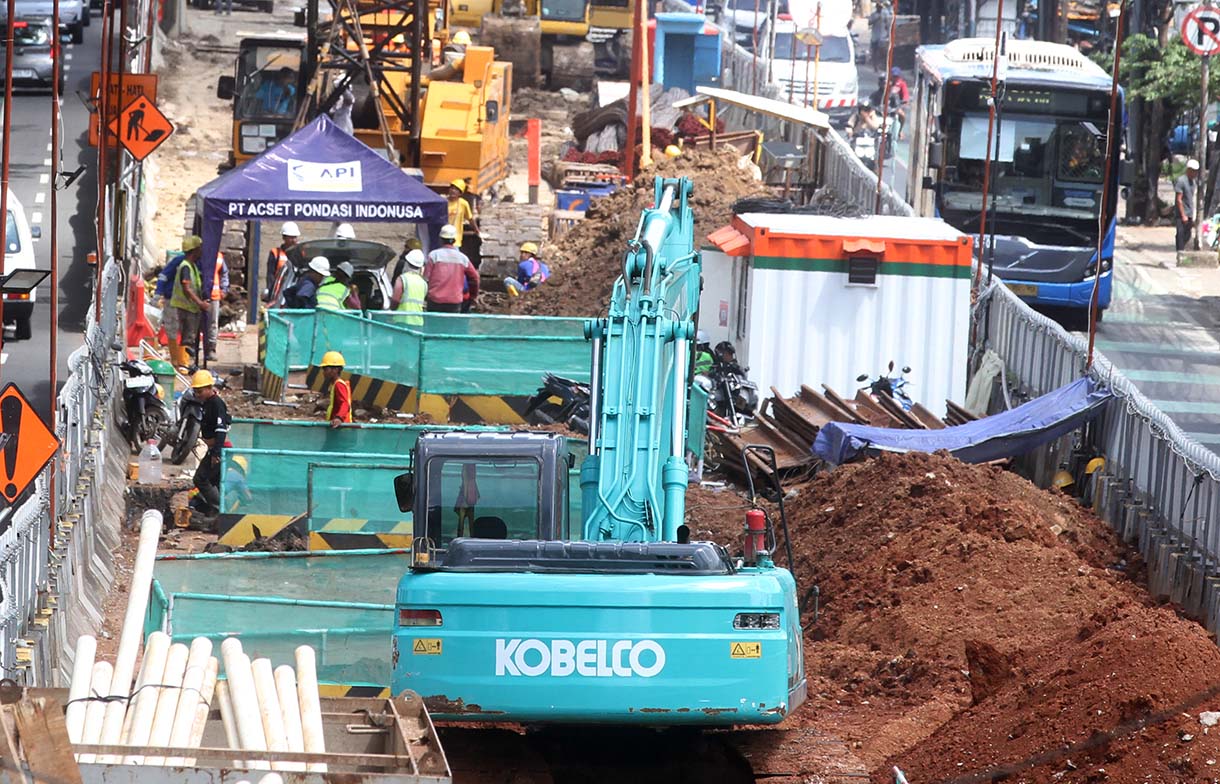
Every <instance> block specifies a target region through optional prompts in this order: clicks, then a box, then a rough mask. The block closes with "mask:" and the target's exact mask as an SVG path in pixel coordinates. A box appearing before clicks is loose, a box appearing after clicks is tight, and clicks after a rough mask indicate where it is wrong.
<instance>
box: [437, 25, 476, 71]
mask: <svg viewBox="0 0 1220 784" xmlns="http://www.w3.org/2000/svg"><path fill="white" fill-rule="evenodd" d="M467 46H470V33H468V32H466V31H465V30H458V31H457V32H456V33H454V34H453V37H452V38H450V39H449V43H447V44H445V48H444V49H442V50H441V57H442V58H443V59H444V61H445V65H452V64H454V63H456V62H457V61H458V60H461V59H463V58H464V57H465V56H466V47H467Z"/></svg>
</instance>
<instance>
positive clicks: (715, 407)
mask: <svg viewBox="0 0 1220 784" xmlns="http://www.w3.org/2000/svg"><path fill="white" fill-rule="evenodd" d="M712 357H713V359H714V360H715V361H714V362H713V363H712V367H711V369H710V370H708V371H707V372H706V373H700V374H699V375H697V376H695V383H697V384H700V385H701V386H702V387H703V388H704V389H705V390H707V394H708V399H707V407H708V410H709V411H712V412H713V413H715V414H717V415H718V416H720V417H722V418H723V419H725V420H727V421H728V422H730V423H732V425H733V426H734V427H739V426H741V425H742V424H743V423H744V422H746V421H748V420H750V419H753V418H754V413H755V412H756V411H757V410H758V385H757V384H755V383H754V382H753V381H751V380H750V379H749V378H747V377H746V373H747V372H748V371H749V368H743V367H742V366H741V365H739V364H737V352H736V350H735V349H734V348H733V344H732V343H729V342H728V341H727V340H724V341H721V342H720V343H717V344H716V348H715V349H713V351H712Z"/></svg>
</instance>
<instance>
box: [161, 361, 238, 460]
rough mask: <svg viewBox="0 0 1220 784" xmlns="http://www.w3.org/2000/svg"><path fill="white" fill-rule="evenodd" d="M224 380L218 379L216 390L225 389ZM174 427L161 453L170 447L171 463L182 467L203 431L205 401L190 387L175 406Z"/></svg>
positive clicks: (164, 439)
mask: <svg viewBox="0 0 1220 784" xmlns="http://www.w3.org/2000/svg"><path fill="white" fill-rule="evenodd" d="M224 387H225V383H224V379H222V378H217V379H216V388H217V389H224ZM174 414H175V418H174V427H173V429H171V430H169V431H168V432H167V433H166V434H165V437H164V438H162V439H161V451H162V452H164V451H165V448H166V447H167V446H169V447H170V453H169V461H170V462H171V463H173V464H174V465H182V464H183V463H185V462H186V458H187V457H189V456H190V454H191V452H193V451H195V444H196V442H198V441H199V431H200V430H202V429H203V401H202V400H200V399H199V398H198V397H197V396H196V395H195V390H193V389H191V388H190V387H188V388H187V389H186V391H184V392H183V393H182V394H181V395H179V396H178V402H177V403H176V404H175V405H174Z"/></svg>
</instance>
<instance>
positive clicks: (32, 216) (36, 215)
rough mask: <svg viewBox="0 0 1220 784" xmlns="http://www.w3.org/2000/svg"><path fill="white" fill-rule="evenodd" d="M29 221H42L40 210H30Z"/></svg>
mask: <svg viewBox="0 0 1220 784" xmlns="http://www.w3.org/2000/svg"><path fill="white" fill-rule="evenodd" d="M30 223H42V213H41V212H31V213H30Z"/></svg>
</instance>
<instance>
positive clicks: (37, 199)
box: [34, 193, 47, 204]
mask: <svg viewBox="0 0 1220 784" xmlns="http://www.w3.org/2000/svg"><path fill="white" fill-rule="evenodd" d="M46 200H47V195H46V194H45V193H35V194H34V203H35V204H42V203H43V202H44V201H46Z"/></svg>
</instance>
